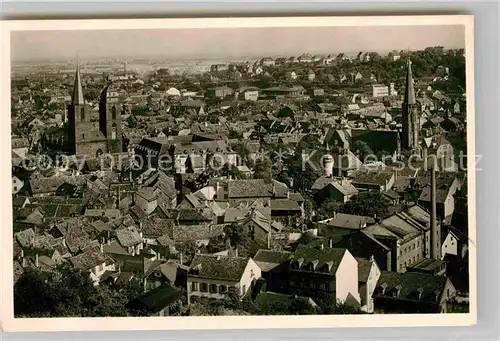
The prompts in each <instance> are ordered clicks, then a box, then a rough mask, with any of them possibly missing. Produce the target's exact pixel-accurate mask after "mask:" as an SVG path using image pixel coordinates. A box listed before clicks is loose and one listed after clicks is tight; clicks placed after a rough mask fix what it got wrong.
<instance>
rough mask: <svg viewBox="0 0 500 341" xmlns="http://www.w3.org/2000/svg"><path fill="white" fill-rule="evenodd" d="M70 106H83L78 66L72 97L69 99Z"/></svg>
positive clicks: (78, 67)
mask: <svg viewBox="0 0 500 341" xmlns="http://www.w3.org/2000/svg"><path fill="white" fill-rule="evenodd" d="M71 104H73V105H75V104H79V105H83V104H85V101H84V98H83V89H82V81H81V78H80V65H79V64H77V65H76V75H75V85H74V87H73V96H72V97H71Z"/></svg>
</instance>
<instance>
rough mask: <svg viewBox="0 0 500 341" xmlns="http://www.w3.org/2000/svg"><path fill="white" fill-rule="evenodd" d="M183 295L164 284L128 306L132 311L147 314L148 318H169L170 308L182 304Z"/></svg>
mask: <svg viewBox="0 0 500 341" xmlns="http://www.w3.org/2000/svg"><path fill="white" fill-rule="evenodd" d="M181 298H182V293H181V292H180V291H179V290H178V289H176V288H174V287H173V286H171V285H169V284H163V285H161V286H159V287H157V288H155V289H153V290H150V291H148V292H146V293H145V294H143V295H141V296H139V297H136V298H134V299H133V300H131V301H130V302H129V303H128V304H127V308H128V309H130V310H136V311H141V312H143V313H147V314H148V316H169V315H170V307H171V306H173V305H174V304H175V303H177V302H180V301H181Z"/></svg>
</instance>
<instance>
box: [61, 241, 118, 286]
mask: <svg viewBox="0 0 500 341" xmlns="http://www.w3.org/2000/svg"><path fill="white" fill-rule="evenodd" d="M70 262H71V264H73V266H74V267H75V268H76V269H78V270H80V271H84V272H87V273H88V274H89V276H90V280H91V281H92V282H93V283H94V285H98V284H99V281H100V279H101V276H102V275H103V274H104V273H105V272H106V271H114V270H115V264H114V261H113V260H112V259H111V258H109V257H108V256H107V255H106V254H105V253H103V252H102V251H101V250H99V248H97V247H91V248H88V249H86V250H85V251H84V252H82V253H80V254H78V255H76V256H74V257H72V258H70Z"/></svg>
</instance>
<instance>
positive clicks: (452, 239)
mask: <svg viewBox="0 0 500 341" xmlns="http://www.w3.org/2000/svg"><path fill="white" fill-rule="evenodd" d="M447 253H448V254H450V255H454V256H458V238H457V236H455V235H454V234H453V232H451V231H450V232H448V235H447V236H446V238H445V239H444V242H443V245H441V259H442V258H444V256H445V255H446V254H447Z"/></svg>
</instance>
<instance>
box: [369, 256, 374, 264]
mask: <svg viewBox="0 0 500 341" xmlns="http://www.w3.org/2000/svg"><path fill="white" fill-rule="evenodd" d="M370 262H372V263H373V262H375V257H374V256H373V255H371V256H370Z"/></svg>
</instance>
